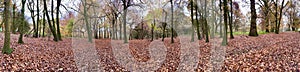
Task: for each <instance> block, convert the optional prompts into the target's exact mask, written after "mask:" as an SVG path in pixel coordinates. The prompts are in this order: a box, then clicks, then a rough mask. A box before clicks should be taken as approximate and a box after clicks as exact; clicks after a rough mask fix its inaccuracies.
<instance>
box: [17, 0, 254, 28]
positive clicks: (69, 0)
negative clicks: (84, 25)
mask: <svg viewBox="0 0 300 72" xmlns="http://www.w3.org/2000/svg"><path fill="white" fill-rule="evenodd" d="M14 1H17V6H18V9H19V10H20V9H21V5H20V4H21V2H20V0H14ZM154 1H157V0H154ZM165 1H166V0H160V2H159V3H158V4H160V5H161V2H165ZM233 1H235V2H237V3H238V4H239V6H240V9H241V11H242V13H243V15H246V14H247V13H248V12H250V4H249V0H233ZM244 1H247V2H248V3H245V2H244ZM257 1H258V0H257ZM40 2H42V0H40ZM54 2H56V0H54ZM47 3H48V9H49V10H50V7H51V6H50V5H51V2H47ZM78 3H80V0H62V4H63V5H65V6H66V7H72V8H77V7H78ZM41 4H43V3H40V5H41ZM55 7H56V4H55ZM25 8H26V10H25V11H26V12H25V15H26V17H27V19H28V21H29V22H30V23H32V20H31V18H30V12H29V10H28V9H27V5H26V7H25ZM40 8H41V9H43V8H42V6H40ZM258 8H259V6H258V5H256V9H258ZM60 10H61V12H62V14H61V17H62V16H65V15H67V14H68V12H67V10H66V9H64V8H63V7H62V6H61V7H60ZM68 10H69V11H73V10H72V9H68ZM184 12H185V13H188V11H187V9H184ZM257 12H258V10H257ZM40 13H41V14H42V11H41V12H40ZM143 13H144V12H143ZM146 13H147V12H146ZM75 14H76V13H75ZM40 17H41V16H40Z"/></svg>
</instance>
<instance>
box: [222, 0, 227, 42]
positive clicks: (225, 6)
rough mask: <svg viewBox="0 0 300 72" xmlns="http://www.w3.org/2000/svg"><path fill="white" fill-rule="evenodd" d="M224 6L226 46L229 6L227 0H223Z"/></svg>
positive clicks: (224, 38)
mask: <svg viewBox="0 0 300 72" xmlns="http://www.w3.org/2000/svg"><path fill="white" fill-rule="evenodd" d="M223 5H224V6H223V8H224V24H225V25H224V35H223V41H222V45H223V46H226V45H227V25H228V19H227V18H228V7H227V0H224V1H223Z"/></svg>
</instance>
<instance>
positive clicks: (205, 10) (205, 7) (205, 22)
mask: <svg viewBox="0 0 300 72" xmlns="http://www.w3.org/2000/svg"><path fill="white" fill-rule="evenodd" d="M204 4H205V5H204V25H205V42H206V43H208V42H209V33H208V32H209V30H210V29H209V27H208V24H207V0H205V1H204Z"/></svg>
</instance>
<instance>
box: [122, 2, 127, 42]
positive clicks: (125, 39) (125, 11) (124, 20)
mask: <svg viewBox="0 0 300 72" xmlns="http://www.w3.org/2000/svg"><path fill="white" fill-rule="evenodd" d="M126 16H127V8H126V6H124V15H123V31H124V32H123V33H124V34H123V35H124V43H128V40H127V33H126Z"/></svg>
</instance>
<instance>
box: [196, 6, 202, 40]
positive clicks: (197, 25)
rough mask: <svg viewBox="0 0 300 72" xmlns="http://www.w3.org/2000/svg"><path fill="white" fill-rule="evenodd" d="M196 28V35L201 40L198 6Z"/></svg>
mask: <svg viewBox="0 0 300 72" xmlns="http://www.w3.org/2000/svg"><path fill="white" fill-rule="evenodd" d="M196 23H197V24H196V29H197V36H198V40H201V39H202V37H201V34H200V23H199V16H198V8H196Z"/></svg>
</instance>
